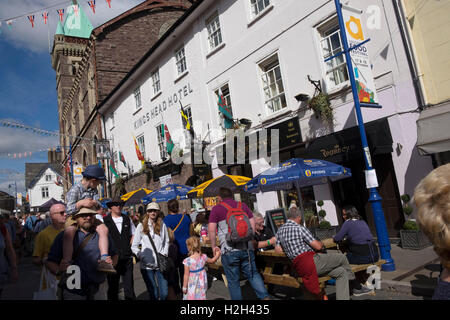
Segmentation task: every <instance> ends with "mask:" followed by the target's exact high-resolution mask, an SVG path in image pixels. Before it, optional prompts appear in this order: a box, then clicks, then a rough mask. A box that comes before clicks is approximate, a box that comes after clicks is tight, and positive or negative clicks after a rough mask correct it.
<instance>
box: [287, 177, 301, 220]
mask: <svg viewBox="0 0 450 320" xmlns="http://www.w3.org/2000/svg"><path fill="white" fill-rule="evenodd" d="M295 186H296V188H297V195H298V203H299V204H300V212H301V213H302V225H303V226H305V208H304V207H303V199H302V192H301V191H300V186H299V185H298V180H296V181H295ZM288 210H289V209H288Z"/></svg>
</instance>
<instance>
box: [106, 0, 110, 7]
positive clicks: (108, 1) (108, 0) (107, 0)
mask: <svg viewBox="0 0 450 320" xmlns="http://www.w3.org/2000/svg"><path fill="white" fill-rule="evenodd" d="M106 2H107V3H108V6H109V7H110V8H111V0H106Z"/></svg>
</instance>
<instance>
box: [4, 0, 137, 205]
mask: <svg viewBox="0 0 450 320" xmlns="http://www.w3.org/2000/svg"><path fill="white" fill-rule="evenodd" d="M143 1H144V0H111V8H109V7H108V5H107V2H106V0H96V8H95V14H94V13H93V12H92V9H91V8H90V7H89V6H88V4H87V1H79V4H80V5H81V6H82V7H83V10H84V12H85V13H86V14H87V16H88V18H89V19H90V21H91V23H92V25H93V26H94V28H95V27H97V26H99V25H101V24H103V23H104V22H106V21H108V20H110V19H112V18H113V17H115V16H117V15H119V14H121V13H122V12H124V11H126V10H128V9H130V8H132V7H134V6H136V5H137V4H139V3H141V2H143ZM71 4H72V1H71V0H66V1H64V0H0V22H1V27H0V30H1V33H0V120H6V121H11V122H17V123H21V124H24V125H27V126H31V127H35V128H40V129H43V130H48V131H58V130H59V125H58V108H57V98H56V75H55V71H54V70H53V68H52V66H51V56H50V54H49V51H50V50H51V46H52V43H53V35H54V33H55V30H56V25H57V21H58V20H59V16H58V15H57V13H56V9H61V8H65V9H66V12H67V7H68V6H69V5H71ZM44 11H48V12H49V18H48V24H47V25H45V24H44V21H43V18H42V16H41V14H42V12H44ZM31 14H34V16H35V18H34V19H35V23H34V27H33V28H32V27H31V23H30V22H29V20H28V18H27V15H31ZM11 18H15V19H14V20H13V23H12V25H11V28H9V27H8V26H7V24H6V20H10V19H11ZM49 48H50V49H49ZM58 141H59V139H58V138H57V137H54V136H48V135H41V134H37V133H33V132H32V131H29V130H28V131H27V130H24V129H18V128H10V127H4V126H1V125H0V190H1V191H5V192H8V193H10V194H13V193H14V190H13V189H9V188H8V186H9V185H10V184H14V183H16V184H17V192H21V193H22V194H23V195H24V196H25V194H26V191H25V176H24V173H25V163H27V162H47V152H45V151H44V152H43V151H41V150H46V149H48V148H55V147H56V146H57V145H58ZM24 152H27V153H28V152H31V153H32V156H27V157H22V158H20V159H19V158H18V157H17V158H16V159H14V158H12V157H8V154H14V153H16V154H19V153H22V154H23V153H24Z"/></svg>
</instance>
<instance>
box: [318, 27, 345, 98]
mask: <svg viewBox="0 0 450 320" xmlns="http://www.w3.org/2000/svg"><path fill="white" fill-rule="evenodd" d="M318 31H319V35H320V47H321V50H322V55H321V57H322V62H323V63H324V65H325V78H326V82H327V85H328V87H329V88H331V89H333V88H335V87H337V86H338V85H340V84H341V83H345V82H347V81H348V79H349V77H348V72H347V64H346V61H345V56H344V55H343V54H342V55H340V56H338V57H335V58H333V59H331V60H329V61H327V62H324V60H325V59H327V58H329V57H331V56H334V55H335V54H337V53H339V52H341V51H342V50H343V47H342V39H341V32H340V30H339V24H338V21H337V19H333V20H331V21H330V22H328V23H326V24H325V25H322V26H321V27H319V29H318Z"/></svg>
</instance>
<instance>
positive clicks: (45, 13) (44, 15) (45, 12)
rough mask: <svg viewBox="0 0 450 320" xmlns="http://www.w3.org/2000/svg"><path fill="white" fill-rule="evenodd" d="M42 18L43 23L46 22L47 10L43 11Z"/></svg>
mask: <svg viewBox="0 0 450 320" xmlns="http://www.w3.org/2000/svg"><path fill="white" fill-rule="evenodd" d="M42 18H44V24H47V19H48V12H47V11H44V13H42Z"/></svg>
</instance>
